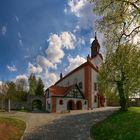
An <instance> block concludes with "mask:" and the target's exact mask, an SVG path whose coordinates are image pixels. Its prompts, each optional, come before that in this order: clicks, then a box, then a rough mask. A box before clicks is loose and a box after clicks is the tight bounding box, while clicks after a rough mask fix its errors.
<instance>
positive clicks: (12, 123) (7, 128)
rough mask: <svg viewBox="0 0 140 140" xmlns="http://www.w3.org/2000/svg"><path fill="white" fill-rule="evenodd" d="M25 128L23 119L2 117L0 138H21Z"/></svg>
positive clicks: (3, 139) (0, 119)
mask: <svg viewBox="0 0 140 140" xmlns="http://www.w3.org/2000/svg"><path fill="white" fill-rule="evenodd" d="M25 128H26V124H25V122H23V121H21V120H18V119H14V118H5V117H0V140H20V138H21V136H22V135H23V133H24V130H25Z"/></svg>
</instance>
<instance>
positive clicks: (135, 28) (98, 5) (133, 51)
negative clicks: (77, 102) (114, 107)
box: [90, 0, 140, 110]
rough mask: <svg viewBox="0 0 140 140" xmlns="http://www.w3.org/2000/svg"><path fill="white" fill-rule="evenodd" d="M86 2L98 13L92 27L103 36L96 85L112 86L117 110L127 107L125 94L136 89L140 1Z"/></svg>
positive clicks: (103, 0) (105, 0)
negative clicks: (118, 99) (94, 25)
mask: <svg viewBox="0 0 140 140" xmlns="http://www.w3.org/2000/svg"><path fill="white" fill-rule="evenodd" d="M90 1H91V2H93V3H94V7H93V11H94V13H95V14H96V15H97V16H98V19H97V21H96V29H97V30H98V31H100V32H101V33H103V35H104V49H105V60H104V63H103V65H102V67H101V71H100V75H99V78H98V81H99V84H100V87H101V86H102V89H104V91H105V87H106V88H107V89H108V88H113V89H116V90H114V91H117V92H118V94H119V97H120V104H121V109H122V110H127V104H128V98H129V96H130V95H132V94H135V93H138V91H139V85H138V84H139V73H138V70H139V67H140V66H139V60H138V59H139V53H140V52H139V49H138V48H137V47H138V46H139V39H138V38H140V22H139V21H140V1H139V0H90ZM130 44H131V45H130ZM101 83H102V84H101ZM103 84H104V85H103ZM102 91H103V90H102Z"/></svg>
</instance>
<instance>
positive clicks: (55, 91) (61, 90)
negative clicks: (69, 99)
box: [48, 85, 68, 96]
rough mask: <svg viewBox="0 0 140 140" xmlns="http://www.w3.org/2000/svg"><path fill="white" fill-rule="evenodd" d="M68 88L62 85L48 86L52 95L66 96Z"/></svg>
mask: <svg viewBox="0 0 140 140" xmlns="http://www.w3.org/2000/svg"><path fill="white" fill-rule="evenodd" d="M67 89H68V88H67V87H60V86H55V85H53V86H51V87H49V88H48V90H49V92H50V93H51V94H52V96H64V94H65V91H66V90H67Z"/></svg>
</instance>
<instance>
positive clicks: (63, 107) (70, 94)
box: [45, 35, 106, 112]
mask: <svg viewBox="0 0 140 140" xmlns="http://www.w3.org/2000/svg"><path fill="white" fill-rule="evenodd" d="M99 51H100V44H99V42H98V39H97V37H96V35H95V40H94V41H93V42H92V44H91V55H88V56H87V61H86V62H85V63H83V64H81V65H80V66H79V67H77V68H75V69H74V70H72V71H71V72H69V73H68V74H67V75H65V76H64V77H63V75H62V73H61V74H60V79H59V80H58V81H57V82H56V83H55V84H54V85H52V86H50V87H49V88H48V89H47V90H46V91H45V92H46V94H45V95H46V111H48V112H65V111H67V110H68V111H69V110H80V109H94V108H98V107H104V106H105V105H106V99H105V97H104V96H103V95H100V94H99V91H98V85H97V74H98V71H99V67H100V65H101V64H102V61H103V57H102V55H101V54H100V52H99Z"/></svg>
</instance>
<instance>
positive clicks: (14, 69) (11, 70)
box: [7, 65, 17, 72]
mask: <svg viewBox="0 0 140 140" xmlns="http://www.w3.org/2000/svg"><path fill="white" fill-rule="evenodd" d="M7 69H8V70H9V71H10V72H15V71H17V68H16V66H15V65H12V66H9V65H7Z"/></svg>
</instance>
